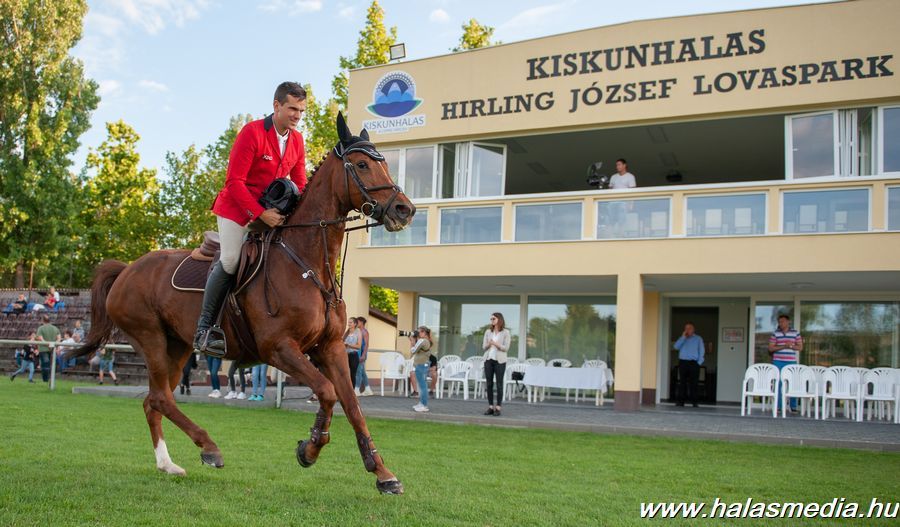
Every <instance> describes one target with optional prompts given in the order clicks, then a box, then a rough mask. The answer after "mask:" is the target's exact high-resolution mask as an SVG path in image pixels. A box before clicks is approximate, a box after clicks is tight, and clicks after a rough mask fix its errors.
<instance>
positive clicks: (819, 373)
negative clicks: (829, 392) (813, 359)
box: [807, 366, 828, 400]
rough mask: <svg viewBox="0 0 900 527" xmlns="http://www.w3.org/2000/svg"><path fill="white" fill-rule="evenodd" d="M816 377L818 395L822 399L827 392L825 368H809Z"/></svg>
mask: <svg viewBox="0 0 900 527" xmlns="http://www.w3.org/2000/svg"><path fill="white" fill-rule="evenodd" d="M807 368H809V369H810V371H812V372H813V375H815V377H816V394H817V395H818V396H819V399H820V400H821V399H822V392H823V391H824V390H825V370H827V369H828V368H826V367H825V366H807Z"/></svg>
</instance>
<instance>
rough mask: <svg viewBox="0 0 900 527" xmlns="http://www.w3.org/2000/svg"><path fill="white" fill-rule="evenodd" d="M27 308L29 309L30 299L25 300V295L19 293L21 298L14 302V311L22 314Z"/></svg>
mask: <svg viewBox="0 0 900 527" xmlns="http://www.w3.org/2000/svg"><path fill="white" fill-rule="evenodd" d="M26 309H28V300H25V295H24V294H23V293H19V298H18V299H17V300H16V301H15V302H13V309H12V312H13V313H16V314H17V315H21V314H22V313H24V312H25V310H26Z"/></svg>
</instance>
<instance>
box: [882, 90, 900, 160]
mask: <svg viewBox="0 0 900 527" xmlns="http://www.w3.org/2000/svg"><path fill="white" fill-rule="evenodd" d="M879 142H880V144H881V148H880V151H881V153H882V155H881V172H900V106H895V107H892V108H882V109H881V140H880V141H879Z"/></svg>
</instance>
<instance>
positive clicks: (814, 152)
mask: <svg viewBox="0 0 900 527" xmlns="http://www.w3.org/2000/svg"><path fill="white" fill-rule="evenodd" d="M836 116H837V114H836V112H827V113H818V114H811V115H796V116H790V117H788V128H789V133H788V134H787V140H788V148H787V154H788V155H787V159H788V173H789V174H790V177H791V178H793V179H801V178H810V177H821V176H833V175H835V174H837V172H838V168H837V157H838V153H837V119H836Z"/></svg>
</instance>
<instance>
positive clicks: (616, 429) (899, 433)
mask: <svg viewBox="0 0 900 527" xmlns="http://www.w3.org/2000/svg"><path fill="white" fill-rule="evenodd" d="M73 391H74V392H75V393H86V394H92V395H102V396H111V397H131V398H141V399H142V398H143V397H144V396H145V395H146V393H147V389H146V388H144V387H138V386H79V387H75V388H73ZM209 392H210V388H209V387H207V386H197V387H194V388H193V395H191V396H185V395H176V399H177V400H178V401H179V402H190V403H204V404H225V405H229V406H236V407H246V408H252V407H259V406H264V407H274V406H275V395H276V389H275V388H274V387H270V388H268V390H267V391H266V399H265V401H262V402H248V401H238V400H229V401H226V400H224V399H212V398H209V397H207V395H208V394H209ZM310 393H311V392H310V390H309V389H308V388H302V387H294V386H289V387H287V388H286V389H285V400H284V404H283V407H284V408H286V409H289V410H295V411H301V412H310V413H312V412H315V411H316V410H317V409H318V405H315V404H309V403H307V402H306V398H307V397H308V396H309V395H310ZM376 393H378V392H377V390H376ZM386 395H387V394H386ZM359 400H360V404H361V405H362V408H363V412H364V413H365V415H366V416H368V417H384V418H389V419H407V420H420V421H438V422H448V423H459V424H470V425H485V426H503V427H522V428H545V429H556V430H571V431H580V432H593V433H599V434H633V435H643V436H669V437H687V438H696V439H718V440H725V441H746V442H752V443H764V444H785V445H797V446H819V447H839V448H855V449H865V450H880V451H894V452H900V425H896V424H893V423H886V422H877V421H876V422H869V421H866V422H863V423H857V422H855V421H851V420H845V419H831V420H828V421H820V420H815V419H808V418H803V417H799V416H789V417H788V418H786V419H781V418H780V417H779V418H777V419H773V418H772V417H770V416H765V415H760V413H759V412H758V411H757V412H756V413H755V414H754V415H753V416H750V417H741V416H740V408H734V407H703V406H701V407H700V408H689V407H688V408H676V407H674V406H671V405H660V406H658V407H656V408H649V409H645V410H641V411H639V412H616V411H613V410H612V404H611V403H609V402H607V403H606V405H605V406H603V407H600V408H598V407H596V406H594V404H593V400H590V401H589V402H586V403H585V402H581V401H579V403H578V404H575V403H573V402H569V403H566V402H565V401H564V400H563V399H561V398H560V399H558V400H553V401H550V400H549V399H548V401H546V402H544V403H542V404H536V405H535V404H527V403H525V402H523V401H522V399H516V400H513V401H511V402H507V403H506V404H504V405H503V415H502V416H501V417H493V416H485V415H482V412H483V411H484V410H485V409H486V408H487V405H486V403H485V401H484V400H476V401H472V400H469V401H463V400H462V398H461V397H457V398H453V399H439V400H431V401H430V402H429V407H430V409H431V411H430V412H428V413H423V414H420V413H416V412H414V411H413V410H412V407H413V405H414V404H415V403H416V402H417V400H415V399H411V398H405V397H398V396H386V397H380V396H377V395H376V396H373V397H361V398H360V399H359ZM336 408H337V409H336V410H335V413H338V414H340V413H342V412H341V411H340V405H338V406H337V407H336ZM839 415H840V412H839Z"/></svg>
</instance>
